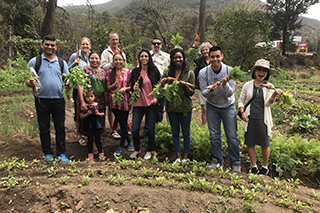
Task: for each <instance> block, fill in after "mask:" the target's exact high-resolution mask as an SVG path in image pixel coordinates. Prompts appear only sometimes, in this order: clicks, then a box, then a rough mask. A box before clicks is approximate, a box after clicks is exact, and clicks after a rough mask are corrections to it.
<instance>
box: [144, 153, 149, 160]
mask: <svg viewBox="0 0 320 213" xmlns="http://www.w3.org/2000/svg"><path fill="white" fill-rule="evenodd" d="M150 158H151V153H150V154H148V153H146V154H145V155H144V157H143V159H145V160H149V159H150Z"/></svg>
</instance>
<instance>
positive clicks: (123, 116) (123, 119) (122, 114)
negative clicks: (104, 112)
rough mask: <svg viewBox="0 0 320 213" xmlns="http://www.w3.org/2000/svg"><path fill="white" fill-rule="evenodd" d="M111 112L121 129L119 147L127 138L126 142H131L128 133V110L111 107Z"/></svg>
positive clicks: (122, 145)
mask: <svg viewBox="0 0 320 213" xmlns="http://www.w3.org/2000/svg"><path fill="white" fill-rule="evenodd" d="M112 112H113V114H114V116H115V117H116V120H117V121H118V122H119V124H120V129H121V140H120V147H122V148H123V147H124V143H125V141H126V139H127V141H128V144H129V143H130V142H131V139H130V136H129V134H128V124H127V123H128V116H129V111H123V110H119V109H112Z"/></svg>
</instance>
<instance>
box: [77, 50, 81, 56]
mask: <svg viewBox="0 0 320 213" xmlns="http://www.w3.org/2000/svg"><path fill="white" fill-rule="evenodd" d="M77 57H78V58H80V48H79V50H78V56H77Z"/></svg>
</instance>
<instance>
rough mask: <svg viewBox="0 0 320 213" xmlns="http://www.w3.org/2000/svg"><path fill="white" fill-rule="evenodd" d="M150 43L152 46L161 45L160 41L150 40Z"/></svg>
mask: <svg viewBox="0 0 320 213" xmlns="http://www.w3.org/2000/svg"><path fill="white" fill-rule="evenodd" d="M152 44H153V45H154V46H156V45H159V46H160V45H161V42H152Z"/></svg>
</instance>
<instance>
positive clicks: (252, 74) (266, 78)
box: [251, 67, 270, 81]
mask: <svg viewBox="0 0 320 213" xmlns="http://www.w3.org/2000/svg"><path fill="white" fill-rule="evenodd" d="M256 69H257V67H256V68H255V69H254V70H253V71H252V73H251V78H252V79H256V75H255V74H254V73H255V72H256ZM269 77H270V69H268V74H267V76H266V77H265V78H264V79H263V80H264V81H267V80H269Z"/></svg>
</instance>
